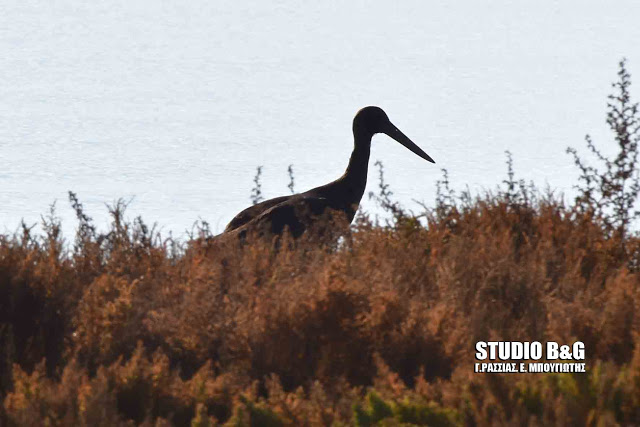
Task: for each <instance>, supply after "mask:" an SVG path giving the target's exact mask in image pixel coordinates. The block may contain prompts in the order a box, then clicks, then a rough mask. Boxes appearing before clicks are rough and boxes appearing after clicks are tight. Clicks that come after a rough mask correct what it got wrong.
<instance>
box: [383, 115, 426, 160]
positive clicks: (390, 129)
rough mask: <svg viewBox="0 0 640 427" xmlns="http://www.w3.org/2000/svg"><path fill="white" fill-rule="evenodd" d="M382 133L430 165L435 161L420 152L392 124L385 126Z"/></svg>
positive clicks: (418, 148)
mask: <svg viewBox="0 0 640 427" xmlns="http://www.w3.org/2000/svg"><path fill="white" fill-rule="evenodd" d="M384 133H386V134H387V135H389V136H390V137H391V138H393V139H395V140H396V141H398V142H399V143H400V144H402V145H404V146H405V147H407V148H408V149H409V150H411V151H413V152H414V153H415V154H417V155H418V156H420V157H422V158H423V159H425V160H427V161H429V162H431V163H435V161H434V160H433V159H432V158H431V157H429V155H428V154H427V153H425V152H424V151H422V148H420V147H418V146H417V145H416V144H414V143H413V141H411V140H410V139H409V137H407V136H406V135H405V134H404V133H402V132H400V129H398V128H397V127H395V126H394V125H393V123H391V122H389V124H388V125H387V129H386V130H385V132H384Z"/></svg>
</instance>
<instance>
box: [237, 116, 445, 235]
mask: <svg viewBox="0 0 640 427" xmlns="http://www.w3.org/2000/svg"><path fill="white" fill-rule="evenodd" d="M380 132H383V133H386V134H387V135H389V136H391V137H392V138H394V139H396V140H397V141H398V142H400V143H401V144H402V145H404V146H405V147H407V148H409V149H410V150H411V151H413V152H414V153H416V154H417V155H419V156H420V157H422V158H424V159H426V160H429V161H431V162H433V160H432V159H431V158H430V157H429V156H428V155H427V154H426V153H424V151H422V150H421V149H420V148H419V147H418V146H416V145H415V144H414V143H413V142H411V141H410V140H409V138H407V137H406V136H404V134H402V132H400V131H399V130H398V129H397V128H396V127H395V126H393V125H392V124H391V122H390V121H389V119H388V117H387V115H386V114H385V113H384V111H382V110H381V109H380V108H378V107H366V108H363V109H362V110H360V111H359V112H358V114H357V115H356V117H355V118H354V120H353V134H354V149H353V153H352V154H351V158H350V160H349V165H348V166H347V170H346V171H345V173H344V174H343V175H342V176H341V177H340V178H338V179H337V180H335V181H333V182H331V183H329V184H326V185H323V186H320V187H316V188H313V189H311V190H309V191H306V192H304V193H300V194H294V195H290V196H282V197H276V198H274V199H269V200H265V201H264V202H261V203H258V204H256V205H254V206H251V207H249V208H247V209H245V210H243V211H242V212H240V213H239V214H238V215H236V216H235V217H234V218H233V219H232V220H231V222H230V223H229V225H227V227H226V228H225V231H224V234H237V235H239V236H246V234H247V233H248V232H252V233H257V234H259V235H279V234H282V233H283V232H284V231H285V230H287V229H288V230H289V232H290V233H291V235H292V236H293V237H294V238H297V237H300V236H301V235H303V234H304V233H305V232H307V231H310V230H311V229H313V230H314V231H313V232H314V234H325V233H326V232H327V231H328V230H327V227H328V228H335V227H339V226H340V225H339V224H343V225H348V224H349V223H351V221H353V218H354V217H355V214H356V211H357V209H358V206H359V205H360V200H361V199H362V196H363V194H364V191H365V187H366V185H367V169H368V165H369V155H370V149H371V138H372V137H373V135H374V134H376V133H380Z"/></svg>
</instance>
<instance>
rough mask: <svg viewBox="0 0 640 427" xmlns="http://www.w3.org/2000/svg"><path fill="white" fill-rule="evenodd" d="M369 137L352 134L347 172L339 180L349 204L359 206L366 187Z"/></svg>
mask: <svg viewBox="0 0 640 427" xmlns="http://www.w3.org/2000/svg"><path fill="white" fill-rule="evenodd" d="M370 152H371V135H367V134H358V133H357V132H354V147H353V152H352V153H351V158H350V159H349V165H348V166H347V170H346V172H345V173H344V175H343V176H342V178H341V181H342V182H341V184H342V186H343V189H344V190H343V191H344V192H343V194H345V195H347V198H348V200H347V202H348V203H349V204H359V203H360V200H361V199H362V196H363V194H364V190H365V187H366V186H367V170H368V169H369V154H370Z"/></svg>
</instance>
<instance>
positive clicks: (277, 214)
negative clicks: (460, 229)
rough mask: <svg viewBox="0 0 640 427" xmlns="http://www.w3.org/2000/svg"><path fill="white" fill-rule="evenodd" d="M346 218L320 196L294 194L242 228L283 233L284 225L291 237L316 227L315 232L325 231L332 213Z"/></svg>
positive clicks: (274, 233)
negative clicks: (294, 195)
mask: <svg viewBox="0 0 640 427" xmlns="http://www.w3.org/2000/svg"><path fill="white" fill-rule="evenodd" d="M334 214H337V215H338V217H337V218H340V219H342V216H344V217H345V218H346V215H344V213H343V212H341V211H340V210H339V209H337V208H336V207H334V206H332V203H331V202H330V201H329V200H328V199H326V198H324V197H320V196H303V195H297V196H296V197H291V198H289V199H287V200H285V201H282V202H280V203H278V204H276V205H275V206H273V207H271V208H269V209H267V210H265V211H264V212H263V213H261V214H260V215H258V216H256V217H255V218H254V219H253V220H252V221H250V222H248V223H247V224H246V225H245V226H244V227H243V229H246V230H247V231H252V232H257V233H258V234H262V235H264V234H271V235H276V234H282V233H283V232H284V230H285V229H288V230H289V232H290V233H291V234H292V235H293V236H294V237H299V236H300V235H301V234H302V233H304V232H305V230H308V229H309V228H311V227H317V228H318V230H315V231H314V233H316V234H324V233H325V230H324V229H325V228H333V227H334V226H333V225H332V221H333V220H334V219H335V218H333V215H334Z"/></svg>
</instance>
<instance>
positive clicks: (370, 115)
mask: <svg viewBox="0 0 640 427" xmlns="http://www.w3.org/2000/svg"><path fill="white" fill-rule="evenodd" d="M376 133H384V134H386V135H388V136H390V137H391V138H393V139H395V140H396V141H398V142H399V143H400V144H402V145H404V146H405V147H407V148H408V149H409V150H411V151H412V152H413V153H415V154H417V155H418V156H420V157H422V158H423V159H425V160H428V161H430V162H431V163H435V162H434V161H433V159H432V158H431V157H429V155H428V154H427V153H425V152H424V151H422V149H421V148H420V147H418V146H417V145H416V144H414V143H413V141H411V140H410V139H409V138H408V137H407V136H406V135H405V134H403V133H402V132H400V129H398V128H397V127H395V126H394V125H393V123H391V121H390V120H389V117H388V116H387V113H385V112H384V111H383V110H382V108H380V107H365V108H363V109H361V110H360V111H358V113H357V114H356V117H355V118H354V119H353V134H354V135H355V136H356V141H357V140H358V137H362V138H364V140H365V141H370V140H371V137H372V136H373V135H375V134H376Z"/></svg>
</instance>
